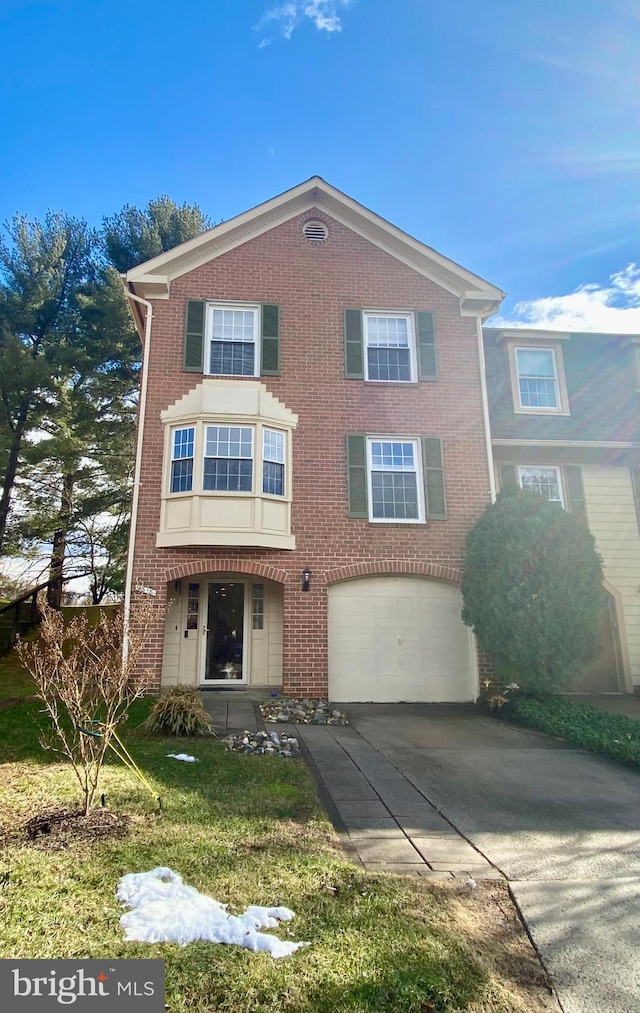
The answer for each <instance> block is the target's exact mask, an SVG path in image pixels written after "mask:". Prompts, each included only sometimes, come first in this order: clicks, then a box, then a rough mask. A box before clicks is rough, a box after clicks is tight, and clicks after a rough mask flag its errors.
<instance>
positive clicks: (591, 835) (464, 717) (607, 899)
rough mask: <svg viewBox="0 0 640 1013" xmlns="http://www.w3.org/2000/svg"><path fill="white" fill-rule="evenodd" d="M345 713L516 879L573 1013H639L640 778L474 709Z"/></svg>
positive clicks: (377, 707)
mask: <svg viewBox="0 0 640 1013" xmlns="http://www.w3.org/2000/svg"><path fill="white" fill-rule="evenodd" d="M344 709H345V710H347V711H348V714H349V717H350V718H351V723H352V728H353V729H354V730H355V731H356V732H357V733H358V734H359V736H361V737H362V739H363V740H364V742H366V743H368V744H369V745H370V746H371V747H373V748H375V749H376V750H377V751H379V752H380V753H381V754H382V756H384V757H385V758H386V759H387V761H388V762H389V763H390V764H391V765H392V766H393V767H394V768H395V769H396V770H397V771H398V772H400V773H402V774H403V775H404V776H405V777H406V778H407V780H408V782H410V783H411V784H412V785H413V786H414V787H415V788H416V790H417V791H419V792H420V795H421V797H422V798H423V799H424V800H426V801H428V802H429V803H430V804H431V805H432V806H433V807H434V808H435V810H437V811H438V812H439V813H440V814H441V815H442V817H443V818H444V819H446V820H447V821H448V822H449V823H450V824H451V825H452V826H453V827H455V828H456V829H457V830H458V831H459V832H460V833H461V834H463V835H464V837H465V838H466V839H467V840H468V841H469V842H470V843H471V845H472V846H473V847H474V848H475V849H476V850H477V852H478V853H479V854H482V855H483V856H484V857H485V858H486V859H487V860H488V861H489V862H490V863H492V865H493V866H494V867H496V868H497V869H498V870H500V872H502V873H503V874H504V875H505V876H506V877H507V879H508V880H509V881H510V884H511V889H512V892H513V895H514V898H515V900H516V903H517V904H518V906H519V908H520V910H521V913H522V915H523V918H524V920H525V922H526V924H527V926H528V928H529V930H530V932H531V934H532V937H533V939H534V941H535V943H536V945H537V946H538V948H539V951H540V953H541V956H542V958H543V960H544V962H545V965H546V967H547V969H548V970H549V972H550V974H551V976H552V978H553V980H554V982H555V984H556V987H557V990H558V994H559V997H560V1001H561V1003H562V1005H563V1008H564V1010H565V1013H638V1011H640V957H639V947H638V943H639V933H640V774H639V773H638V772H636V771H635V770H632V769H630V768H626V767H624V766H622V765H620V764H617V763H614V762H613V761H609V760H607V759H605V758H600V757H598V756H595V755H593V754H591V753H587V752H585V751H583V750H580V749H577V748H573V747H571V746H569V745H567V744H566V743H563V742H560V741H559V740H556V739H553V738H550V737H548V736H545V735H541V734H539V733H537V732H533V731H529V730H526V729H521V728H517V727H514V726H511V725H509V724H507V723H506V722H502V721H499V720H496V719H495V718H492V717H485V716H482V715H479V714H478V713H477V712H476V711H475V709H473V708H467V707H463V706H452V707H446V706H432V705H429V706H428V705H414V704H412V705H402V704H357V705H351V706H346V705H345V707H344ZM332 737H333V736H332ZM338 737H339V733H338Z"/></svg>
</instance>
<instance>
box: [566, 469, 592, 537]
mask: <svg viewBox="0 0 640 1013" xmlns="http://www.w3.org/2000/svg"><path fill="white" fill-rule="evenodd" d="M562 470H563V472H564V487H565V488H564V492H565V499H566V507H567V510H569V511H570V512H571V513H572V514H573V516H574V517H577V518H578V520H579V521H582V523H583V524H584V525H585V526H586V527H588V521H587V508H586V504H585V501H584V489H583V486H582V468H579V467H578V466H577V465H574V464H572V465H567V466H566V467H564V468H563V469H562Z"/></svg>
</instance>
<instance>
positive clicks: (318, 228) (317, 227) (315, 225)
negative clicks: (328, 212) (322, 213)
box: [302, 222, 329, 243]
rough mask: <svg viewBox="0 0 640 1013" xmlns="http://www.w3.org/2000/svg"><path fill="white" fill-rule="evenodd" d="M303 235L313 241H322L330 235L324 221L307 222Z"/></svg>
mask: <svg viewBox="0 0 640 1013" xmlns="http://www.w3.org/2000/svg"><path fill="white" fill-rule="evenodd" d="M302 235H303V236H304V238H305V239H310V240H311V242H312V243H322V242H324V240H325V239H326V238H327V236H328V235H329V230H328V228H327V226H326V225H325V224H324V222H305V223H304V226H303V229H302Z"/></svg>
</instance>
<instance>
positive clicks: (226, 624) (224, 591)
mask: <svg viewBox="0 0 640 1013" xmlns="http://www.w3.org/2000/svg"><path fill="white" fill-rule="evenodd" d="M244 600H245V585H244V583H234V582H229V581H224V583H222V582H220V583H217V582H216V583H210V584H209V585H208V587H207V603H206V607H207V621H206V625H205V627H204V629H203V634H204V636H205V637H206V643H205V658H204V673H203V682H205V683H212V682H232V683H238V682H246V676H245V658H244V643H245V636H244V620H245V607H244Z"/></svg>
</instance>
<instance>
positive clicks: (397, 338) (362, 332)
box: [344, 309, 438, 383]
mask: <svg viewBox="0 0 640 1013" xmlns="http://www.w3.org/2000/svg"><path fill="white" fill-rule="evenodd" d="M344 373H345V376H346V377H347V379H349V380H373V381H377V382H381V383H385V382H386V383H413V382H416V381H418V380H436V379H437V378H438V371H437V364H436V343H435V323H434V316H433V313H431V312H430V311H428V310H417V311H415V312H408V311H404V310H402V311H398V312H396V311H386V310H373V309H370V310H369V309H367V310H364V309H348V310H345V311H344Z"/></svg>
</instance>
